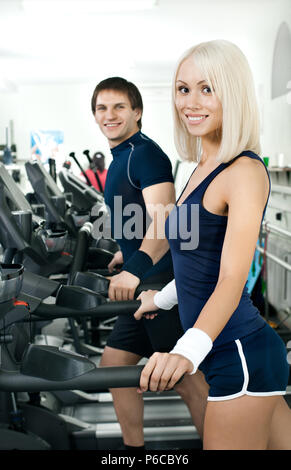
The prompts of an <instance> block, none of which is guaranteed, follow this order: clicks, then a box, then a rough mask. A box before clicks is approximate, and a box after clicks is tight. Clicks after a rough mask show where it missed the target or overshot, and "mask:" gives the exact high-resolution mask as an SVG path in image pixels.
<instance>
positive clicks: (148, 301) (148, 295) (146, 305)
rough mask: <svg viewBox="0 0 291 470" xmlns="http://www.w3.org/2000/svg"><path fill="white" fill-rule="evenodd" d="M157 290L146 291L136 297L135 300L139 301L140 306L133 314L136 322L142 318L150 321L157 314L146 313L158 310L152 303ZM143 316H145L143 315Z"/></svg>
mask: <svg viewBox="0 0 291 470" xmlns="http://www.w3.org/2000/svg"><path fill="white" fill-rule="evenodd" d="M157 292H158V291H157V290H147V291H143V292H142V293H141V294H140V295H139V296H138V297H137V300H141V305H140V307H139V308H138V310H137V311H136V312H135V314H134V318H135V319H136V320H140V319H141V318H142V317H145V318H147V319H148V320H149V319H150V320H152V319H153V318H155V317H156V316H157V313H148V312H155V311H157V310H158V307H157V306H156V305H155V303H154V296H155V294H156V293H157ZM144 314H145V315H144Z"/></svg>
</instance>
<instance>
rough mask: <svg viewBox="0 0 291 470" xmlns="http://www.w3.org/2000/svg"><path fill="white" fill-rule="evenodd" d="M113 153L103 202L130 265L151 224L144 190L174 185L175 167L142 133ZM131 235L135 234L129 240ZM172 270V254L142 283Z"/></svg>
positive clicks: (149, 273)
mask: <svg viewBox="0 0 291 470" xmlns="http://www.w3.org/2000/svg"><path fill="white" fill-rule="evenodd" d="M111 153H112V156H113V160H112V162H111V164H110V166H109V169H108V173H107V179H106V184H105V190H104V198H105V203H106V205H107V206H108V207H109V208H110V214H111V232H112V237H113V238H114V239H115V240H116V241H117V242H118V243H119V245H120V248H121V251H122V254H123V260H124V262H127V261H128V259H129V258H130V257H131V256H132V255H133V254H134V253H135V251H136V250H138V249H139V247H140V245H141V243H142V240H143V238H144V235H145V233H146V230H147V228H148V225H149V222H150V218H149V217H147V216H146V215H147V211H146V207H145V203H144V199H143V195H142V190H143V189H144V188H146V187H148V186H152V185H154V184H158V183H165V182H171V183H173V181H174V180H173V174H172V165H171V162H170V160H169V158H168V156H167V155H166V154H165V153H164V152H163V151H162V149H161V148H160V147H159V146H158V145H157V144H156V143H155V142H154V141H153V140H151V139H149V138H148V137H147V136H145V135H144V134H142V133H141V132H140V131H139V132H137V133H136V134H134V135H133V136H131V137H130V138H129V139H127V140H125V141H124V142H122V143H121V144H119V145H117V146H116V147H114V148H112V149H111ZM116 196H119V198H118V197H116ZM130 204H137V205H138V207H139V208H140V211H139V213H137V212H134V207H133V206H132V209H133V211H131V207H130ZM141 219H142V220H141ZM134 221H137V224H138V226H136V225H137V224H136V223H134ZM128 232H132V236H131V238H130V239H129V237H128ZM169 270H171V271H172V270H173V264H172V258H171V253H170V250H169V251H168V252H167V253H166V254H165V255H164V256H163V258H162V259H161V260H160V261H159V262H158V263H156V264H155V265H154V266H153V267H152V268H151V269H150V270H149V271H148V272H147V274H145V275H144V276H143V279H145V278H147V277H149V276H152V275H156V274H159V273H161V272H167V271H169Z"/></svg>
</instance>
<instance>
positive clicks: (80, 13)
mask: <svg viewBox="0 0 291 470" xmlns="http://www.w3.org/2000/svg"><path fill="white" fill-rule="evenodd" d="M144 1H145V0H133V1H132V0H127V1H125V2H124V1H123V0H106V2H105V5H107V7H106V9H104V1H101V0H82V1H81V2H80V1H79V0H50V1H49V2H48V1H47V0H23V1H21V0H0V89H2V91H3V90H7V91H9V90H10V91H13V90H15V89H17V87H18V86H19V85H22V84H33V83H47V82H49V83H54V82H58V83H60V82H66V83H67V82H82V81H86V80H91V79H94V80H96V78H97V79H98V78H99V77H100V78H104V76H109V75H117V74H118V75H126V76H127V77H129V78H130V79H132V80H143V82H144V83H152V82H153V83H160V84H162V83H169V81H170V80H171V75H172V70H173V67H174V64H175V62H176V60H177V59H178V57H179V55H180V54H181V53H182V52H183V51H184V50H185V49H186V48H187V47H189V46H191V45H193V44H194V43H195V42H200V41H201V40H206V39H212V38H215V37H224V38H225V39H228V38H232V37H235V36H236V35H237V34H239V32H240V28H243V30H244V33H245V37H246V39H245V40H247V36H248V27H249V26H248V24H244V25H242V24H240V17H241V15H240V12H241V9H242V8H243V9H244V11H245V12H248V13H249V10H250V8H252V12H254V8H255V7H256V6H257V7H261V8H262V9H263V10H262V11H265V6H266V5H271V4H272V0H203V1H202V0H156V1H153V3H154V5H153V7H152V8H149V9H143V8H140V7H142V4H143V2H144ZM282 1H284V0H282ZM249 17H250V15H249ZM262 26H263V22H262Z"/></svg>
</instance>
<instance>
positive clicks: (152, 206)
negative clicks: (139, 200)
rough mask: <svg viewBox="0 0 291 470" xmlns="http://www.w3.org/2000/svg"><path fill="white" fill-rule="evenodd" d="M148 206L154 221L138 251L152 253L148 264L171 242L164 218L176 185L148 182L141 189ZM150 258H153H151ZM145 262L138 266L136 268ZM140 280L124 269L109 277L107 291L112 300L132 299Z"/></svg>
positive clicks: (170, 208)
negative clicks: (168, 238)
mask: <svg viewBox="0 0 291 470" xmlns="http://www.w3.org/2000/svg"><path fill="white" fill-rule="evenodd" d="M142 194H143V198H144V202H145V206H146V209H147V212H148V214H149V216H150V217H151V223H150V225H149V227H148V229H147V232H146V234H145V237H144V239H143V241H142V243H141V246H140V248H139V250H138V252H143V253H145V255H147V256H148V257H149V261H148V264H149V265H150V264H151V265H154V264H156V263H157V262H158V261H159V260H160V259H161V258H162V257H163V256H164V255H165V253H166V252H167V251H168V249H169V244H168V241H167V239H166V237H165V220H166V218H167V217H168V215H169V213H170V211H171V210H172V208H173V206H174V204H175V188H174V184H173V183H170V182H165V183H159V184H155V185H152V186H148V187H146V188H144V189H143V191H142ZM138 255H140V253H137V256H136V257H135V256H134V255H133V256H132V258H131V261H130V263H132V264H133V265H134V263H135V259H136V263H137V264H138ZM150 260H151V261H150ZM140 268H142V266H137V270H139V269H140ZM139 283H140V277H138V276H137V275H134V274H132V273H131V272H128V271H126V265H125V266H124V270H123V271H122V272H121V273H119V274H117V275H116V276H113V277H112V278H111V281H110V286H109V291H108V295H109V298H110V300H132V299H133V298H134V292H135V290H136V288H137V286H138V285H139Z"/></svg>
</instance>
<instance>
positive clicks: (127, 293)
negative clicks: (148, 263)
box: [108, 271, 140, 300]
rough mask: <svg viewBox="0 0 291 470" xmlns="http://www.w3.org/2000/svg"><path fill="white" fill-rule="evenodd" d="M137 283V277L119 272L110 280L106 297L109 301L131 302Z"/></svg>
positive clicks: (125, 272) (138, 281)
mask: <svg viewBox="0 0 291 470" xmlns="http://www.w3.org/2000/svg"><path fill="white" fill-rule="evenodd" d="M139 283H140V280H139V278H138V277H136V276H134V275H133V274H131V273H129V272H127V271H121V273H119V274H116V275H115V276H112V277H111V278H110V284H109V289H108V297H109V299H110V300H133V299H134V293H135V290H136V288H137V286H138V285H139Z"/></svg>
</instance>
